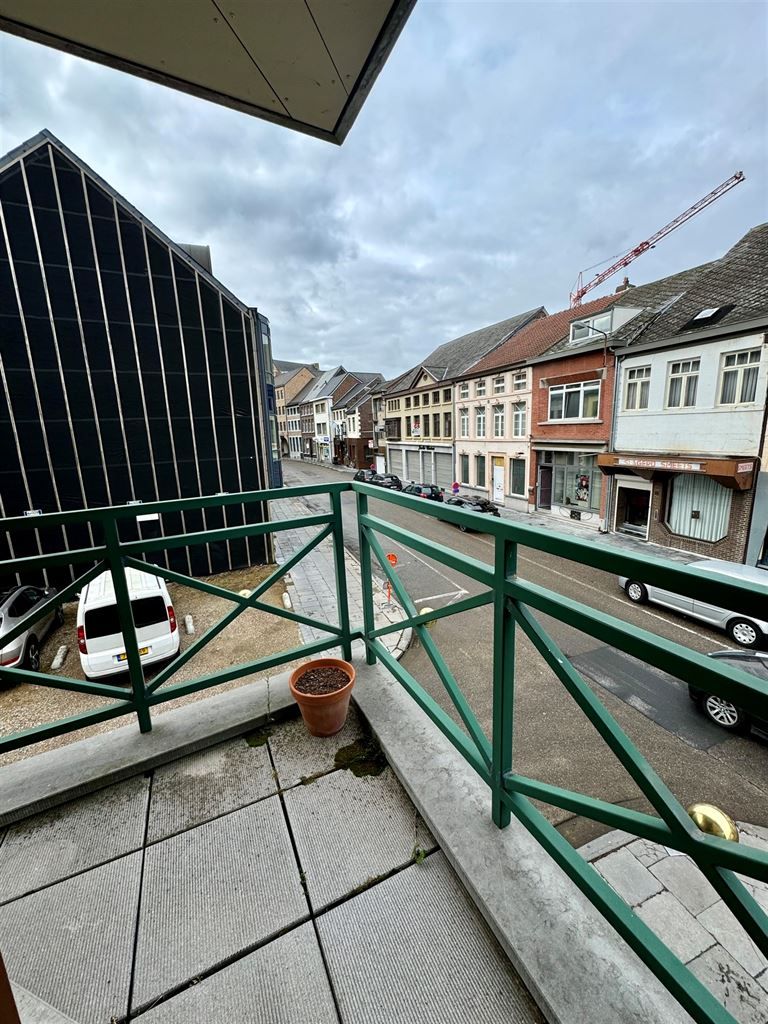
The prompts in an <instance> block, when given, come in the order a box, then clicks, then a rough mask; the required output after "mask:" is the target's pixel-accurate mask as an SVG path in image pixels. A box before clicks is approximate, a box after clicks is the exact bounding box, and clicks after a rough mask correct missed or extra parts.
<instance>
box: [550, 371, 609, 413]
mask: <svg viewBox="0 0 768 1024" xmlns="http://www.w3.org/2000/svg"><path fill="white" fill-rule="evenodd" d="M599 408H600V382H599V381H596V380H589V381H583V382H582V383H580V384H557V385H554V386H553V387H551V388H550V389H549V418H550V419H551V420H591V419H596V417H597V414H598V411H599Z"/></svg>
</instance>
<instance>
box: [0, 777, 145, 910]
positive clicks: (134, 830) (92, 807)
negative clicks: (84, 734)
mask: <svg viewBox="0 0 768 1024" xmlns="http://www.w3.org/2000/svg"><path fill="white" fill-rule="evenodd" d="M148 792H149V780H148V779H146V778H143V777H141V776H139V777H137V778H133V779H128V780H126V781H125V782H121V783H119V784H118V785H116V786H110V787H109V788H108V789H102V790H99V791H98V792H97V793H93V794H92V795H90V796H86V797H82V798H80V799H79V800H73V801H72V802H71V803H68V804H63V805H62V806H61V807H57V808H55V809H54V810H50V811H45V812H44V813H43V814H37V815H35V816H34V817H32V818H27V819H25V820H24V821H20V822H18V824H16V825H12V826H11V827H10V828H9V829H8V832H7V834H6V837H5V841H4V842H3V844H2V846H0V902H4V901H6V900H10V899H14V898H15V897H17V896H21V895H23V894H24V893H28V892H32V891H34V890H35V889H39V888H41V887H42V886H44V885H50V884H51V883H52V882H57V881H59V880H60V879H62V878H67V877H69V876H70V875H74V874H76V873H77V872H79V871H85V870H87V869H88V868H92V867H95V866H96V865H97V864H103V863H105V862H106V861H108V860H112V859H114V858H115V857H120V856H122V855H123V854H125V853H130V851H131V850H137V849H139V848H140V847H141V845H142V842H143V840H144V825H145V823H146V817H147V794H148Z"/></svg>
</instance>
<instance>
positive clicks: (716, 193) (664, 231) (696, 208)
mask: <svg viewBox="0 0 768 1024" xmlns="http://www.w3.org/2000/svg"><path fill="white" fill-rule="evenodd" d="M742 181H744V172H743V171H736V173H735V174H732V175H731V177H730V178H729V179H728V180H727V181H724V182H723V183H722V185H718V186H717V188H713V189H712V191H711V192H710V193H708V195H706V196H704V198H703V199H700V200H699V201H698V203H694V204H693V206H689V207H688V209H687V210H686V211H685V212H684V213H681V214H680V215H679V216H678V217H675V219H674V220H671V221H670V222H669V224H665V225H664V227H663V228H660V229H659V230H658V231H657V232H656V234H655V235H651V237H650V238H646V240H645V241H644V242H640V244H639V245H636V246H635V247H634V249H630V251H629V252H628V253H625V255H624V256H622V257H621V259H619V260H616V262H615V263H612V264H611V265H610V267H607V268H606V269H605V270H601V271H600V273H599V274H596V275H595V276H594V277H593V278H592V280H591V281H587V283H586V284H584V283H583V280H582V275H583V273H584V271H581V272H580V273H579V277H578V280H577V282H576V288H575V289H574V291H572V292H571V306H580V305H581V300H582V299H583V298H584V296H585V295H586V294H587V292H589V291H592V289H593V288H597V286H598V285H599V284H602V283H603V281H606V280H607V279H608V278H609V277H611V276H612V275H613V274H615V273H616V271H617V270H621V269H622V268H623V267H627V266H629V264H630V263H632V261H633V260H636V259H637V257H638V256H642V255H643V253H644V252H647V251H648V250H649V249H651V248H653V246H654V245H655V244H656V243H657V242H659V241H661V239H662V238H665V237H666V236H667V235H669V234H670V233H671V232H672V231H674V230H675V228H679V227H680V225H681V224H685V222H686V221H687V220H690V219H691V217H695V216H696V214H697V213H701V211H702V210H703V209H704V208H705V207H706V206H709V205H710V203H714V201H715V200H716V199H719V198H720V196H724V195H725V193H726V192H729V191H730V190H731V189H732V188H734V187H735V186H736V185H739V184H740V183H741V182H742Z"/></svg>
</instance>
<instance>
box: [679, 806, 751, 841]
mask: <svg viewBox="0 0 768 1024" xmlns="http://www.w3.org/2000/svg"><path fill="white" fill-rule="evenodd" d="M688 814H689V815H690V816H691V818H692V819H693V821H694V823H695V825H696V827H697V828H698V829H700V830H701V831H702V832H706V833H707V834H708V835H711V836H717V837H718V838H719V839H727V840H729V842H731V843H738V841H739V829H738V826H737V824H736V822H735V821H734V820H733V818H731V817H730V816H729V815H727V814H726V813H725V811H721V810H720V808H719V807H715V805H714V804H691V806H690V807H689V808H688Z"/></svg>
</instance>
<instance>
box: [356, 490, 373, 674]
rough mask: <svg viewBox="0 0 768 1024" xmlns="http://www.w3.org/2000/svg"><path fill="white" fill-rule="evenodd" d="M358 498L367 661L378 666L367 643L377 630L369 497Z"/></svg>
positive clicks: (364, 495) (365, 495) (359, 495)
mask: <svg viewBox="0 0 768 1024" xmlns="http://www.w3.org/2000/svg"><path fill="white" fill-rule="evenodd" d="M355 497H356V498H357V530H358V536H359V538H360V586H361V587H362V591H363V632H364V633H365V638H366V645H365V660H366V662H367V663H368V664H369V665H375V664H376V652H375V651H374V649H373V647H372V646H371V645H370V644H369V643H368V642H367V641H369V640H370V636H371V633H372V632H373V630H374V629H375V628H376V622H375V618H374V614H373V577H372V576H371V545H370V544H369V543H368V534H367V533H366V531H365V527H364V526H363V520H362V517H363V516H366V515H368V495H367V494H360V493H359V492H358V493H357V494H356V495H355Z"/></svg>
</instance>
